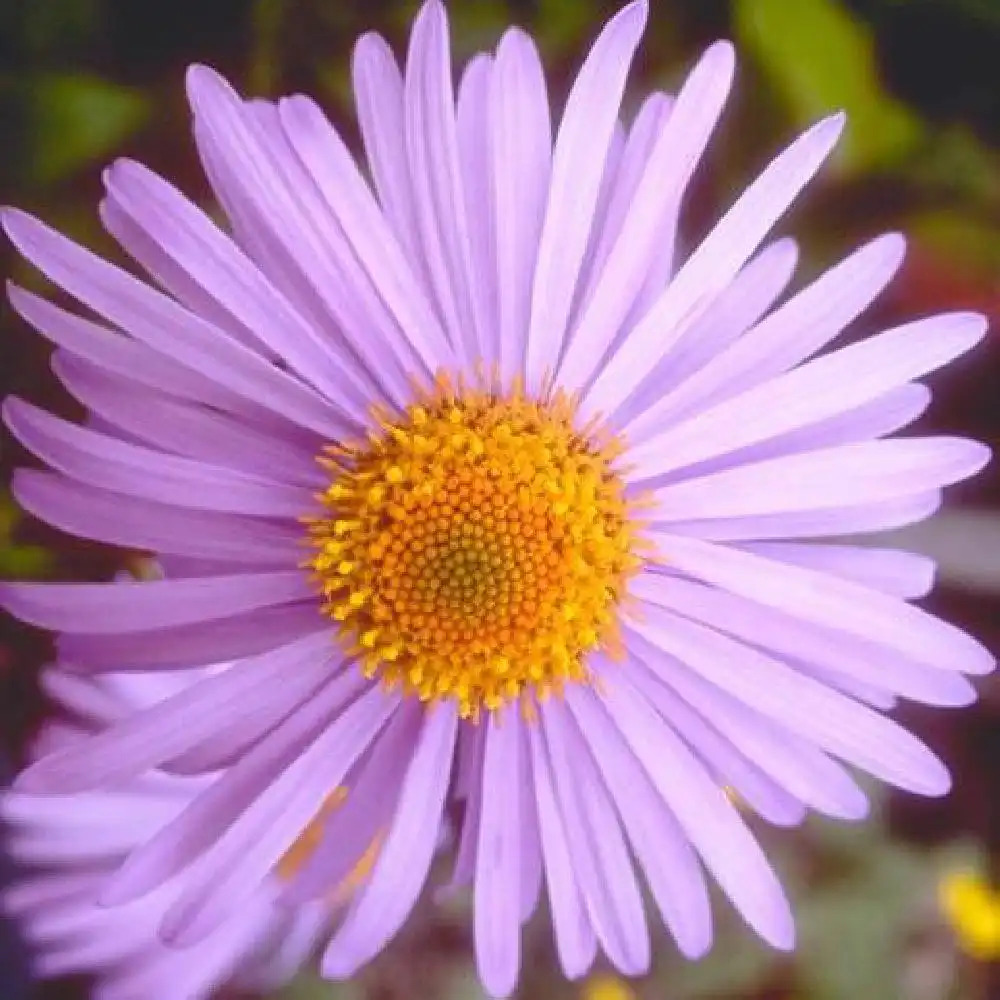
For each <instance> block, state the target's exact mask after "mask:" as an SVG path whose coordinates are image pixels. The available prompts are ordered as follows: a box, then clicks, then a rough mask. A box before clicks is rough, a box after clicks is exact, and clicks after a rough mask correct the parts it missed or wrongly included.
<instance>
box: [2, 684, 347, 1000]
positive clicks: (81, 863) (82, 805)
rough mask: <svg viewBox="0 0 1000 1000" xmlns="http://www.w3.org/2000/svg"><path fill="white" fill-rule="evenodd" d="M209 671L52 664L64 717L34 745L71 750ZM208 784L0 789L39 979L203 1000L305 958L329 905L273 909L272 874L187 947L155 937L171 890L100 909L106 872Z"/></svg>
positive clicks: (162, 779)
mask: <svg viewBox="0 0 1000 1000" xmlns="http://www.w3.org/2000/svg"><path fill="white" fill-rule="evenodd" d="M204 673H205V671H203V670H196V671H180V672H177V671H175V672H172V673H169V674H159V673H157V674H145V673H133V674H110V673H109V674H101V675H99V676H97V677H82V676H80V675H79V674H74V673H73V672H67V671H65V670H63V669H62V668H60V667H56V666H53V667H50V668H48V669H47V670H46V671H45V672H44V674H43V677H42V680H43V684H44V686H45V688H46V689H47V691H48V692H49V694H50V696H51V697H52V698H53V699H54V701H55V702H56V703H58V704H59V705H60V707H61V708H62V710H63V712H64V718H63V719H61V720H59V721H56V722H51V723H49V724H48V725H47V727H46V728H45V729H44V730H43V732H42V735H41V737H40V740H39V745H38V749H39V751H43V750H47V751H49V752H51V751H53V750H56V749H57V748H58V749H60V750H69V751H71V749H72V747H73V746H75V745H77V744H79V742H80V741H81V740H82V739H86V736H87V734H88V733H89V732H92V731H93V730H94V729H96V728H99V727H100V726H104V725H108V724H110V723H112V722H114V721H115V720H117V719H120V718H124V717H127V716H128V715H129V714H130V713H132V712H136V711H141V710H142V709H144V708H148V707H150V706H152V705H154V704H156V703H157V702H158V701H160V700H162V699H163V698H165V697H168V696H169V695H170V694H171V693H173V692H175V691H179V690H182V689H183V688H185V687H187V686H188V685H189V684H191V683H193V682H195V680H196V679H197V677H198V676H199V675H203V674H204ZM213 780H214V776H210V775H200V774H197V775H184V774H178V773H175V774H168V773H166V772H164V771H151V772H147V773H145V774H143V775H141V776H139V777H136V778H133V779H131V780H129V781H128V782H125V783H123V784H121V785H119V786H116V787H114V788H110V789H107V790H95V791H88V792H82V793H79V794H75V795H60V796H53V797H45V798H42V797H39V796H35V795H25V794H22V793H19V792H16V791H4V792H0V821H2V823H3V835H4V840H5V848H6V853H8V854H9V855H10V856H11V857H12V859H13V860H14V862H15V864H16V865H17V866H18V871H17V875H16V877H15V879H14V881H13V882H11V884H9V885H7V886H5V887H4V888H3V890H2V892H0V909H3V910H4V911H5V912H6V913H7V915H8V916H10V917H12V918H13V919H14V920H15V921H16V922H17V923H18V925H19V929H20V932H21V933H22V935H23V936H24V938H25V940H26V941H27V943H28V944H29V947H30V948H31V951H32V960H33V965H34V968H35V971H36V974H37V975H39V976H40V977H48V976H58V975H65V974H68V973H81V972H85V973H88V974H90V975H93V976H94V977H95V984H94V994H93V995H94V996H95V997H97V998H98V1000H114V998H120V997H128V996H136V997H137V996H143V997H153V998H158V997H177V998H181V997H183V998H185V1000H200V998H207V997H209V996H210V995H213V994H214V991H215V989H216V987H218V986H219V985H220V984H221V983H224V982H225V981H227V980H229V979H231V978H234V977H235V978H238V980H239V981H240V982H241V983H242V984H243V985H245V986H247V987H248V988H257V989H271V988H273V987H276V986H278V985H280V984H282V983H284V982H285V981H286V980H288V979H290V978H291V977H292V976H293V975H294V974H295V973H296V972H297V971H298V969H299V968H300V967H301V966H302V965H303V964H304V963H305V962H306V961H307V960H308V959H309V958H310V956H311V954H312V951H313V950H314V948H315V946H316V944H317V942H318V941H319V939H320V937H321V935H322V933H323V931H324V929H325V928H327V927H328V926H329V924H330V920H331V916H332V908H331V907H330V906H329V905H327V904H326V903H325V902H318V903H312V904H310V905H308V906H305V907H301V908H298V909H296V910H294V911H293V910H288V909H286V908H283V907H280V906H278V905H277V904H276V900H277V896H278V893H277V883H276V881H275V880H270V881H269V883H267V884H264V885H262V886H260V888H259V889H258V890H257V891H256V892H255V893H254V894H253V895H252V896H251V897H250V898H249V899H247V900H246V902H245V904H244V905H243V906H242V907H241V908H240V910H239V912H237V913H234V914H232V915H231V916H230V917H229V919H227V920H226V922H225V923H224V924H222V925H221V926H220V927H219V928H218V929H216V930H215V931H214V932H213V933H212V934H210V935H207V936H206V937H205V939H204V940H202V941H199V942H198V943H197V944H196V945H194V946H193V947H192V948H191V949H189V950H178V949H175V948H171V947H169V946H168V945H167V944H165V943H164V942H163V941H161V940H160V938H159V927H160V923H161V921H162V920H163V915H164V913H165V911H166V909H167V907H168V906H169V903H170V897H171V892H172V891H175V889H176V886H174V887H173V888H170V887H167V886H164V887H163V888H162V889H160V890H158V891H156V892H153V893H150V894H148V895H146V896H143V897H142V898H141V899H137V900H134V901H132V902H130V903H126V904H124V905H122V906H104V905H102V903H101V895H102V893H103V890H104V887H105V885H106V883H107V880H108V879H109V878H110V877H111V876H112V875H113V873H114V871H115V869H116V868H117V867H118V866H119V865H120V864H121V862H122V861H123V860H124V859H125V857H127V855H128V853H129V851H131V850H132V849H133V848H135V847H136V846H137V845H139V844H142V843H143V842H144V841H146V840H147V839H149V837H151V836H153V834H154V833H155V832H156V831H157V830H158V829H159V828H160V827H161V826H162V825H163V824H164V823H165V822H169V821H170V820H171V819H172V818H174V817H175V816H177V815H178V814H179V813H180V812H182V811H183V809H184V808H185V806H186V805H188V804H189V803H190V802H191V800H192V799H193V798H194V797H195V796H197V795H199V794H201V793H202V792H204V791H206V790H207V789H208V788H210V787H211V785H212V782H213ZM181 880H183V876H182V877H181Z"/></svg>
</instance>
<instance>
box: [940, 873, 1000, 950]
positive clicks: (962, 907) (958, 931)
mask: <svg viewBox="0 0 1000 1000" xmlns="http://www.w3.org/2000/svg"><path fill="white" fill-rule="evenodd" d="M938 893H939V899H940V901H941V909H942V910H943V911H944V914H945V916H946V917H947V918H948V922H949V923H950V924H951V926H952V929H953V930H954V932H955V937H956V938H957V939H958V943H959V945H960V946H961V948H962V950H963V951H965V952H966V953H967V954H969V955H971V956H972V957H973V958H978V959H980V960H981V961H991V960H993V959H997V958H1000V891H998V890H996V889H994V888H993V887H992V886H991V885H990V884H989V883H988V882H987V881H986V880H985V879H984V878H983V877H982V876H981V875H978V874H976V873H974V872H969V871H960V872H951V873H950V874H948V875H945V876H944V878H943V879H942V880H941V884H940V886H939V890H938Z"/></svg>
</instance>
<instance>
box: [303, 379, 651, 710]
mask: <svg viewBox="0 0 1000 1000" xmlns="http://www.w3.org/2000/svg"><path fill="white" fill-rule="evenodd" d="M574 415H575V414H574V404H573V401H572V400H571V399H570V398H569V397H567V396H565V395H562V394H558V393H557V394H555V395H554V396H553V397H551V398H550V399H548V400H546V401H545V402H538V401H534V400H530V399H527V398H525V397H524V396H523V394H522V393H521V391H520V390H519V389H515V390H514V391H513V392H512V393H511V394H510V395H508V396H505V397H498V396H496V395H495V394H493V393H491V392H489V391H486V390H472V389H469V388H467V387H463V388H461V389H455V388H454V387H453V385H452V383H451V382H450V381H449V380H448V378H447V377H446V376H441V377H439V378H438V380H437V383H436V387H435V389H434V391H433V392H431V393H429V394H427V395H425V396H424V397H423V398H421V399H420V400H419V401H418V402H417V403H416V404H414V405H412V406H410V407H409V408H408V409H407V410H406V411H404V412H403V413H402V414H400V415H398V416H397V417H395V418H393V417H391V416H390V415H388V414H385V413H381V414H379V419H378V421H377V423H378V429H377V430H375V431H372V432H370V433H369V435H368V437H367V438H366V439H365V440H363V441H360V442H357V443H354V444H350V443H348V444H340V445H338V446H337V447H336V448H329V449H326V450H325V452H324V456H323V459H324V462H325V463H327V467H328V468H329V469H330V470H331V472H332V476H333V478H332V482H331V484H330V486H329V488H328V489H327V490H326V492H325V494H323V497H322V499H323V503H324V505H325V507H326V509H327V510H326V514H325V516H323V517H320V518H317V519H313V520H311V521H310V522H309V523H308V531H309V535H310V539H311V541H312V543H313V545H314V546H315V552H314V555H313V557H312V560H311V562H310V566H311V568H312V570H313V571H314V573H315V576H316V578H317V579H318V580H319V582H320V586H321V587H322V591H323V595H324V598H325V601H324V610H325V611H326V613H327V614H329V615H330V617H331V618H332V619H333V620H335V621H337V622H339V623H340V627H341V631H342V634H343V638H344V639H345V641H346V644H347V646H348V647H349V648H352V649H353V651H354V652H355V653H356V654H357V655H358V656H359V659H360V660H361V661H362V663H363V665H364V668H365V670H366V673H369V674H370V675H377V676H381V677H382V679H383V681H384V682H385V683H386V684H387V685H389V686H396V685H401V686H402V689H403V690H404V691H406V692H407V693H410V694H414V695H416V696H417V697H419V698H420V699H421V700H423V701H434V700H440V699H449V698H452V699H455V700H456V701H457V702H458V707H459V711H460V712H461V714H462V716H463V717H464V718H467V719H478V718H480V716H481V712H482V709H484V708H485V709H488V710H493V709H496V708H499V707H501V706H503V705H504V704H506V703H508V702H511V701H516V700H518V699H519V698H520V697H521V695H522V694H524V693H535V694H539V695H541V694H544V693H545V692H547V691H548V690H550V689H551V688H553V687H556V688H557V689H558V687H559V686H561V685H563V684H565V683H566V682H567V681H570V682H573V681H575V682H587V681H588V680H589V674H588V670H587V665H586V661H587V655H588V654H589V653H590V652H592V651H593V650H595V649H599V648H607V649H609V650H610V649H613V648H615V646H616V641H615V640H616V621H617V615H616V607H617V604H618V602H619V600H620V599H621V597H622V596H623V594H624V589H625V583H626V580H627V578H628V576H629V575H630V574H631V573H632V572H633V571H634V570H635V568H636V567H637V566H638V565H639V558H638V556H637V555H636V550H637V543H638V539H637V521H636V519H635V517H634V513H635V508H634V504H633V502H632V501H631V500H630V499H627V498H626V497H625V491H624V486H623V483H622V480H621V478H620V476H619V475H618V474H617V472H616V471H615V459H616V457H617V454H618V451H619V447H618V443H617V442H616V441H615V440H614V439H610V438H609V439H607V440H598V439H597V438H596V437H595V436H594V435H593V434H589V435H584V434H582V433H581V432H579V431H578V430H576V429H575V427H574V421H573V418H574ZM373 665H374V667H373Z"/></svg>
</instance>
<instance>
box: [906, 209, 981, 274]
mask: <svg viewBox="0 0 1000 1000" xmlns="http://www.w3.org/2000/svg"><path fill="white" fill-rule="evenodd" d="M907 232H908V233H909V234H910V235H911V237H912V238H913V239H914V240H916V241H919V242H920V243H921V244H923V245H924V246H926V247H927V248H928V249H930V250H932V251H933V252H934V253H935V254H937V255H938V256H940V257H941V258H942V259H944V260H948V261H950V262H951V263H953V264H955V265H958V266H960V267H962V266H965V267H970V268H973V269H975V270H976V271H977V272H978V273H980V274H983V275H985V276H989V275H993V276H995V275H997V274H1000V227H998V226H997V225H996V224H995V223H991V222H990V221H989V220H988V219H983V218H981V217H979V216H973V215H970V214H965V213H961V212H955V211H950V210H948V209H942V210H940V211H926V212H920V213H917V214H915V215H911V216H910V217H909V219H908V221H907Z"/></svg>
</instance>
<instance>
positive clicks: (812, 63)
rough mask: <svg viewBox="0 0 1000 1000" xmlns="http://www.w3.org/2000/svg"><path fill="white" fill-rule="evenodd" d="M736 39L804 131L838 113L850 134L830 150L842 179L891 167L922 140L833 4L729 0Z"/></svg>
mask: <svg viewBox="0 0 1000 1000" xmlns="http://www.w3.org/2000/svg"><path fill="white" fill-rule="evenodd" d="M734 16H735V24H736V37H737V39H738V40H739V41H740V42H742V43H743V48H744V51H747V52H750V53H751V54H753V55H754V56H755V57H756V58H757V59H758V60H759V62H760V64H761V67H762V69H763V70H764V72H765V73H766V74H767V75H768V76H769V77H770V78H771V80H772V83H773V85H774V86H775V88H776V89H778V90H779V91H780V93H781V97H782V100H783V101H784V102H785V103H786V104H787V106H788V108H789V110H790V112H791V115H792V117H793V118H794V120H795V121H796V122H797V123H798V124H799V125H802V126H804V125H806V124H808V123H810V122H813V121H815V120H816V119H818V118H820V117H821V116H823V115H826V114H829V113H830V109H831V108H837V107H840V108H843V109H844V110H845V111H846V112H847V115H848V121H849V122H850V127H849V129H848V131H847V133H846V135H845V137H844V141H843V143H842V144H841V146H840V147H839V149H838V160H837V163H838V164H839V166H840V168H841V170H842V171H843V172H844V173H845V174H849V173H850V174H855V173H860V172H863V171H865V170H870V169H872V168H877V167H884V166H887V165H892V164H895V163H899V162H900V160H901V159H902V158H903V157H905V156H907V155H910V154H912V153H913V151H914V149H915V147H916V145H917V143H918V142H919V141H920V138H921V135H922V131H923V130H922V127H921V123H920V119H919V117H918V116H917V115H916V114H914V113H913V112H912V111H911V110H910V109H909V108H906V107H905V106H904V105H902V104H901V103H900V102H899V101H897V100H895V99H894V98H892V97H891V96H890V95H888V94H887V93H886V92H885V90H884V89H883V87H882V85H881V82H880V81H879V79H878V74H877V70H876V65H875V52H874V40H873V37H872V32H871V30H870V29H869V28H868V27H867V26H866V25H865V24H864V23H863V22H861V21H860V20H859V19H857V18H855V17H853V16H852V15H851V14H850V13H849V12H848V11H847V10H846V9H845V8H843V7H841V6H840V5H839V4H838V3H836V2H835V0H796V2H795V3H791V4H790V3H788V2H787V0H736V3H735V5H734Z"/></svg>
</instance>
